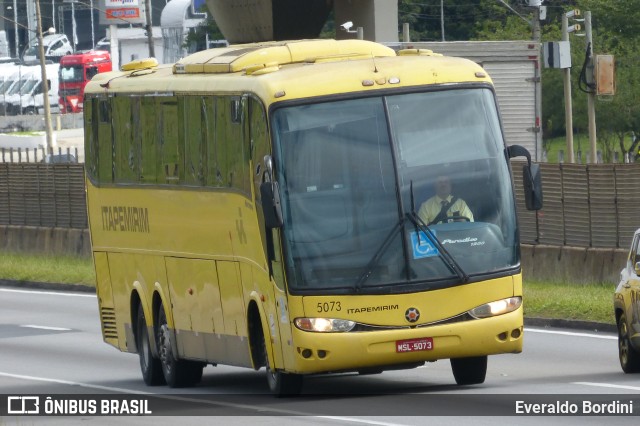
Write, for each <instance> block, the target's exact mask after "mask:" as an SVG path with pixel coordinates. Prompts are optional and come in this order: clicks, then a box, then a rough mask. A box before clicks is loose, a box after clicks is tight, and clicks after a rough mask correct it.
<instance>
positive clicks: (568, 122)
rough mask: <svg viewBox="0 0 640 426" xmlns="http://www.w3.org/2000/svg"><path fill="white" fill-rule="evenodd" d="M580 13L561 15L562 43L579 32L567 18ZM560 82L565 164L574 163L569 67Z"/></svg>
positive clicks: (577, 27)
mask: <svg viewBox="0 0 640 426" xmlns="http://www.w3.org/2000/svg"><path fill="white" fill-rule="evenodd" d="M579 15H580V11H578V10H572V11H570V12H567V13H564V14H563V15H562V41H566V42H568V41H569V33H570V32H573V31H579V30H580V25H577V24H576V25H572V26H571V27H569V18H573V17H574V16H579ZM562 82H563V83H564V125H565V129H566V130H565V131H566V134H567V162H569V163H574V162H575V156H574V155H573V105H572V101H571V67H569V68H563V69H562Z"/></svg>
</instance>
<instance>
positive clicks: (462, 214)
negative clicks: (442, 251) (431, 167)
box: [418, 176, 473, 225]
mask: <svg viewBox="0 0 640 426" xmlns="http://www.w3.org/2000/svg"><path fill="white" fill-rule="evenodd" d="M435 190H436V195H434V196H433V197H431V198H429V199H428V200H427V201H425V202H424V203H422V205H421V206H420V210H419V211H418V216H420V219H422V220H423V221H424V223H426V224H427V225H434V224H436V223H446V222H454V221H464V220H468V221H469V222H473V213H471V210H470V209H469V206H467V203H466V202H465V201H464V200H463V199H461V198H458V197H456V196H454V195H452V194H451V180H450V179H449V177H448V176H438V178H437V179H436V183H435Z"/></svg>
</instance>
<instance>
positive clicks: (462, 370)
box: [451, 355, 487, 385]
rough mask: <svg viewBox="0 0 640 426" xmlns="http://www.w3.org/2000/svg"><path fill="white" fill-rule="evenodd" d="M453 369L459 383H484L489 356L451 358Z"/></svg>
mask: <svg viewBox="0 0 640 426" xmlns="http://www.w3.org/2000/svg"><path fill="white" fill-rule="evenodd" d="M451 370H452V371H453V377H454V378H455V379H456V383H457V384H459V385H477V384H479V383H484V379H485V377H486V375H487V356H486V355H485V356H477V357H470V358H451Z"/></svg>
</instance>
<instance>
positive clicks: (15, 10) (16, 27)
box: [13, 0, 20, 58]
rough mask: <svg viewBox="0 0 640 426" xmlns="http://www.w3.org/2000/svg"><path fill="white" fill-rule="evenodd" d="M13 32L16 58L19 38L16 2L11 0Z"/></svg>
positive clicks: (18, 53) (18, 50) (18, 54)
mask: <svg viewBox="0 0 640 426" xmlns="http://www.w3.org/2000/svg"><path fill="white" fill-rule="evenodd" d="M13 33H14V37H15V43H14V45H15V48H16V56H15V57H16V58H19V57H20V38H19V37H18V3H17V0H13Z"/></svg>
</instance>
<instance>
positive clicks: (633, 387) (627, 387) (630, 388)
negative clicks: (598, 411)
mask: <svg viewBox="0 0 640 426" xmlns="http://www.w3.org/2000/svg"><path fill="white" fill-rule="evenodd" d="M572 384H573V385H583V386H597V387H601V388H613V389H625V390H635V391H640V386H627V385H614V384H611V383H594V382H573V383H572Z"/></svg>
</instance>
